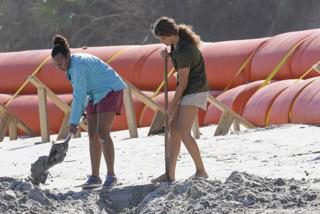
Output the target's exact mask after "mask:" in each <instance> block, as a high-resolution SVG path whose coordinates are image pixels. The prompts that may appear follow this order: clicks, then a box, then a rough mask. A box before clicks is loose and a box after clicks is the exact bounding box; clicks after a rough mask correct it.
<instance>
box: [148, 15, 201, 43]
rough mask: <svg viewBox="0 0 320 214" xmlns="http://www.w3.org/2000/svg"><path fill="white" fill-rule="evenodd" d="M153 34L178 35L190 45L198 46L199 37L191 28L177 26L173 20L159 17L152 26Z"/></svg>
mask: <svg viewBox="0 0 320 214" xmlns="http://www.w3.org/2000/svg"><path fill="white" fill-rule="evenodd" d="M153 34H154V35H155V36H157V37H158V36H174V35H179V37H180V38H181V39H183V40H186V41H188V42H190V43H192V44H193V45H195V46H199V45H200V41H201V40H200V36H199V35H198V34H196V33H195V32H194V31H193V30H192V26H190V25H186V24H179V25H178V24H177V23H176V22H175V21H174V19H172V18H168V17H165V16H163V17H160V18H159V19H157V21H156V22H155V23H154V25H153Z"/></svg>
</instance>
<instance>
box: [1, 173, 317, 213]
mask: <svg viewBox="0 0 320 214" xmlns="http://www.w3.org/2000/svg"><path fill="white" fill-rule="evenodd" d="M310 182H320V180H315V179H314V180H313V181H304V180H294V179H290V180H285V179H281V178H278V179H268V178H262V177H258V176H255V175H250V174H247V173H240V172H233V173H232V174H231V175H230V176H229V177H228V178H227V179H226V181H225V182H224V183H223V182H220V181H217V180H204V179H192V178H190V179H187V180H185V181H178V182H175V183H173V184H167V183H162V184H160V185H158V186H154V185H151V184H146V185H140V186H127V187H117V188H114V189H112V190H105V189H99V190H93V191H79V192H74V191H68V192H66V193H59V192H55V191H54V190H42V189H40V188H39V187H37V186H34V185H33V184H32V183H30V182H27V181H21V180H17V179H14V178H9V177H0V213H6V214H15V213H19V214H20V213H26V214H27V213H28V214H29V213H30V214H31V213H42V214H49V213H68V214H73V213H74V214H78V213H80V214H81V213H83V214H85V213H89V214H105V213H127V214H129V213H130V214H133V213H162V214H166V213H170V214H171V213H201V214H206V213H208V214H209V213H219V214H228V213H237V214H238V213H240V214H241V213H262V214H267V213H268V214H271V213H272V214H274V213H276V214H282V213H283V214H284V213H286V214H288V213H295V214H297V213H301V214H302V213H304V214H305V213H308V214H319V210H320V191H319V190H317V189H311V188H309V185H310Z"/></svg>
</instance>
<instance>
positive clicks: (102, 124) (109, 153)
mask: <svg viewBox="0 0 320 214" xmlns="http://www.w3.org/2000/svg"><path fill="white" fill-rule="evenodd" d="M114 115H115V113H114V112H104V113H99V114H98V133H99V137H100V139H101V140H102V141H101V145H102V151H103V155H104V159H105V161H106V165H107V175H112V176H114V175H115V172H114V159H115V155H114V145H113V141H112V138H111V135H110V133H111V128H112V123H113V119H114Z"/></svg>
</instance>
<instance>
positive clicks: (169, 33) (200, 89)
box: [153, 17, 209, 182]
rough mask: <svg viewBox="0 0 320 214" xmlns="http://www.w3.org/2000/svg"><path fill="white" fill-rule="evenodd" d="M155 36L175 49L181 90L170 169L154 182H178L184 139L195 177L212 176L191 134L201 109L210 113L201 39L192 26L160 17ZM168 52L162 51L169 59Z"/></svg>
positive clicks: (172, 114)
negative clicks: (200, 47)
mask: <svg viewBox="0 0 320 214" xmlns="http://www.w3.org/2000/svg"><path fill="white" fill-rule="evenodd" d="M153 34H154V35H155V37H157V38H158V39H159V40H160V42H161V43H163V44H165V45H167V46H171V52H170V57H171V59H172V63H173V65H174V68H175V70H176V72H177V74H178V75H177V80H178V81H177V87H176V91H175V94H174V98H173V100H172V103H171V106H170V107H169V109H168V116H169V133H170V135H169V136H170V139H169V167H168V168H169V169H168V172H167V173H164V174H163V175H161V176H159V177H158V178H156V179H154V180H153V182H162V181H173V180H175V169H176V163H177V158H178V155H179V152H180V146H181V140H182V142H183V143H184V145H185V146H186V148H187V150H188V152H189V153H190V155H191V157H192V159H193V161H194V164H195V166H196V173H195V177H205V178H207V177H208V174H207V172H206V170H205V168H204V165H203V162H202V159H201V155H200V151H199V148H198V145H197V143H196V141H195V139H194V138H193V137H192V135H191V128H192V124H193V122H194V120H195V118H196V116H197V115H198V110H199V108H201V109H204V110H206V106H207V98H208V93H209V92H208V83H207V78H206V73H205V65H204V61H203V57H202V55H201V52H200V50H199V48H198V46H199V44H200V37H199V36H198V35H197V34H195V33H194V32H193V31H192V29H191V27H189V26H187V25H184V24H179V25H177V24H176V23H175V21H174V20H173V19H171V18H168V17H161V18H159V19H158V20H157V21H156V22H155V24H154V26H153ZM166 54H167V51H166V50H164V51H162V52H161V56H162V57H166Z"/></svg>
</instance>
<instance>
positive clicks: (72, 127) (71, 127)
mask: <svg viewBox="0 0 320 214" xmlns="http://www.w3.org/2000/svg"><path fill="white" fill-rule="evenodd" d="M77 131H78V126H77V125H76V124H69V132H70V133H71V134H77Z"/></svg>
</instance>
